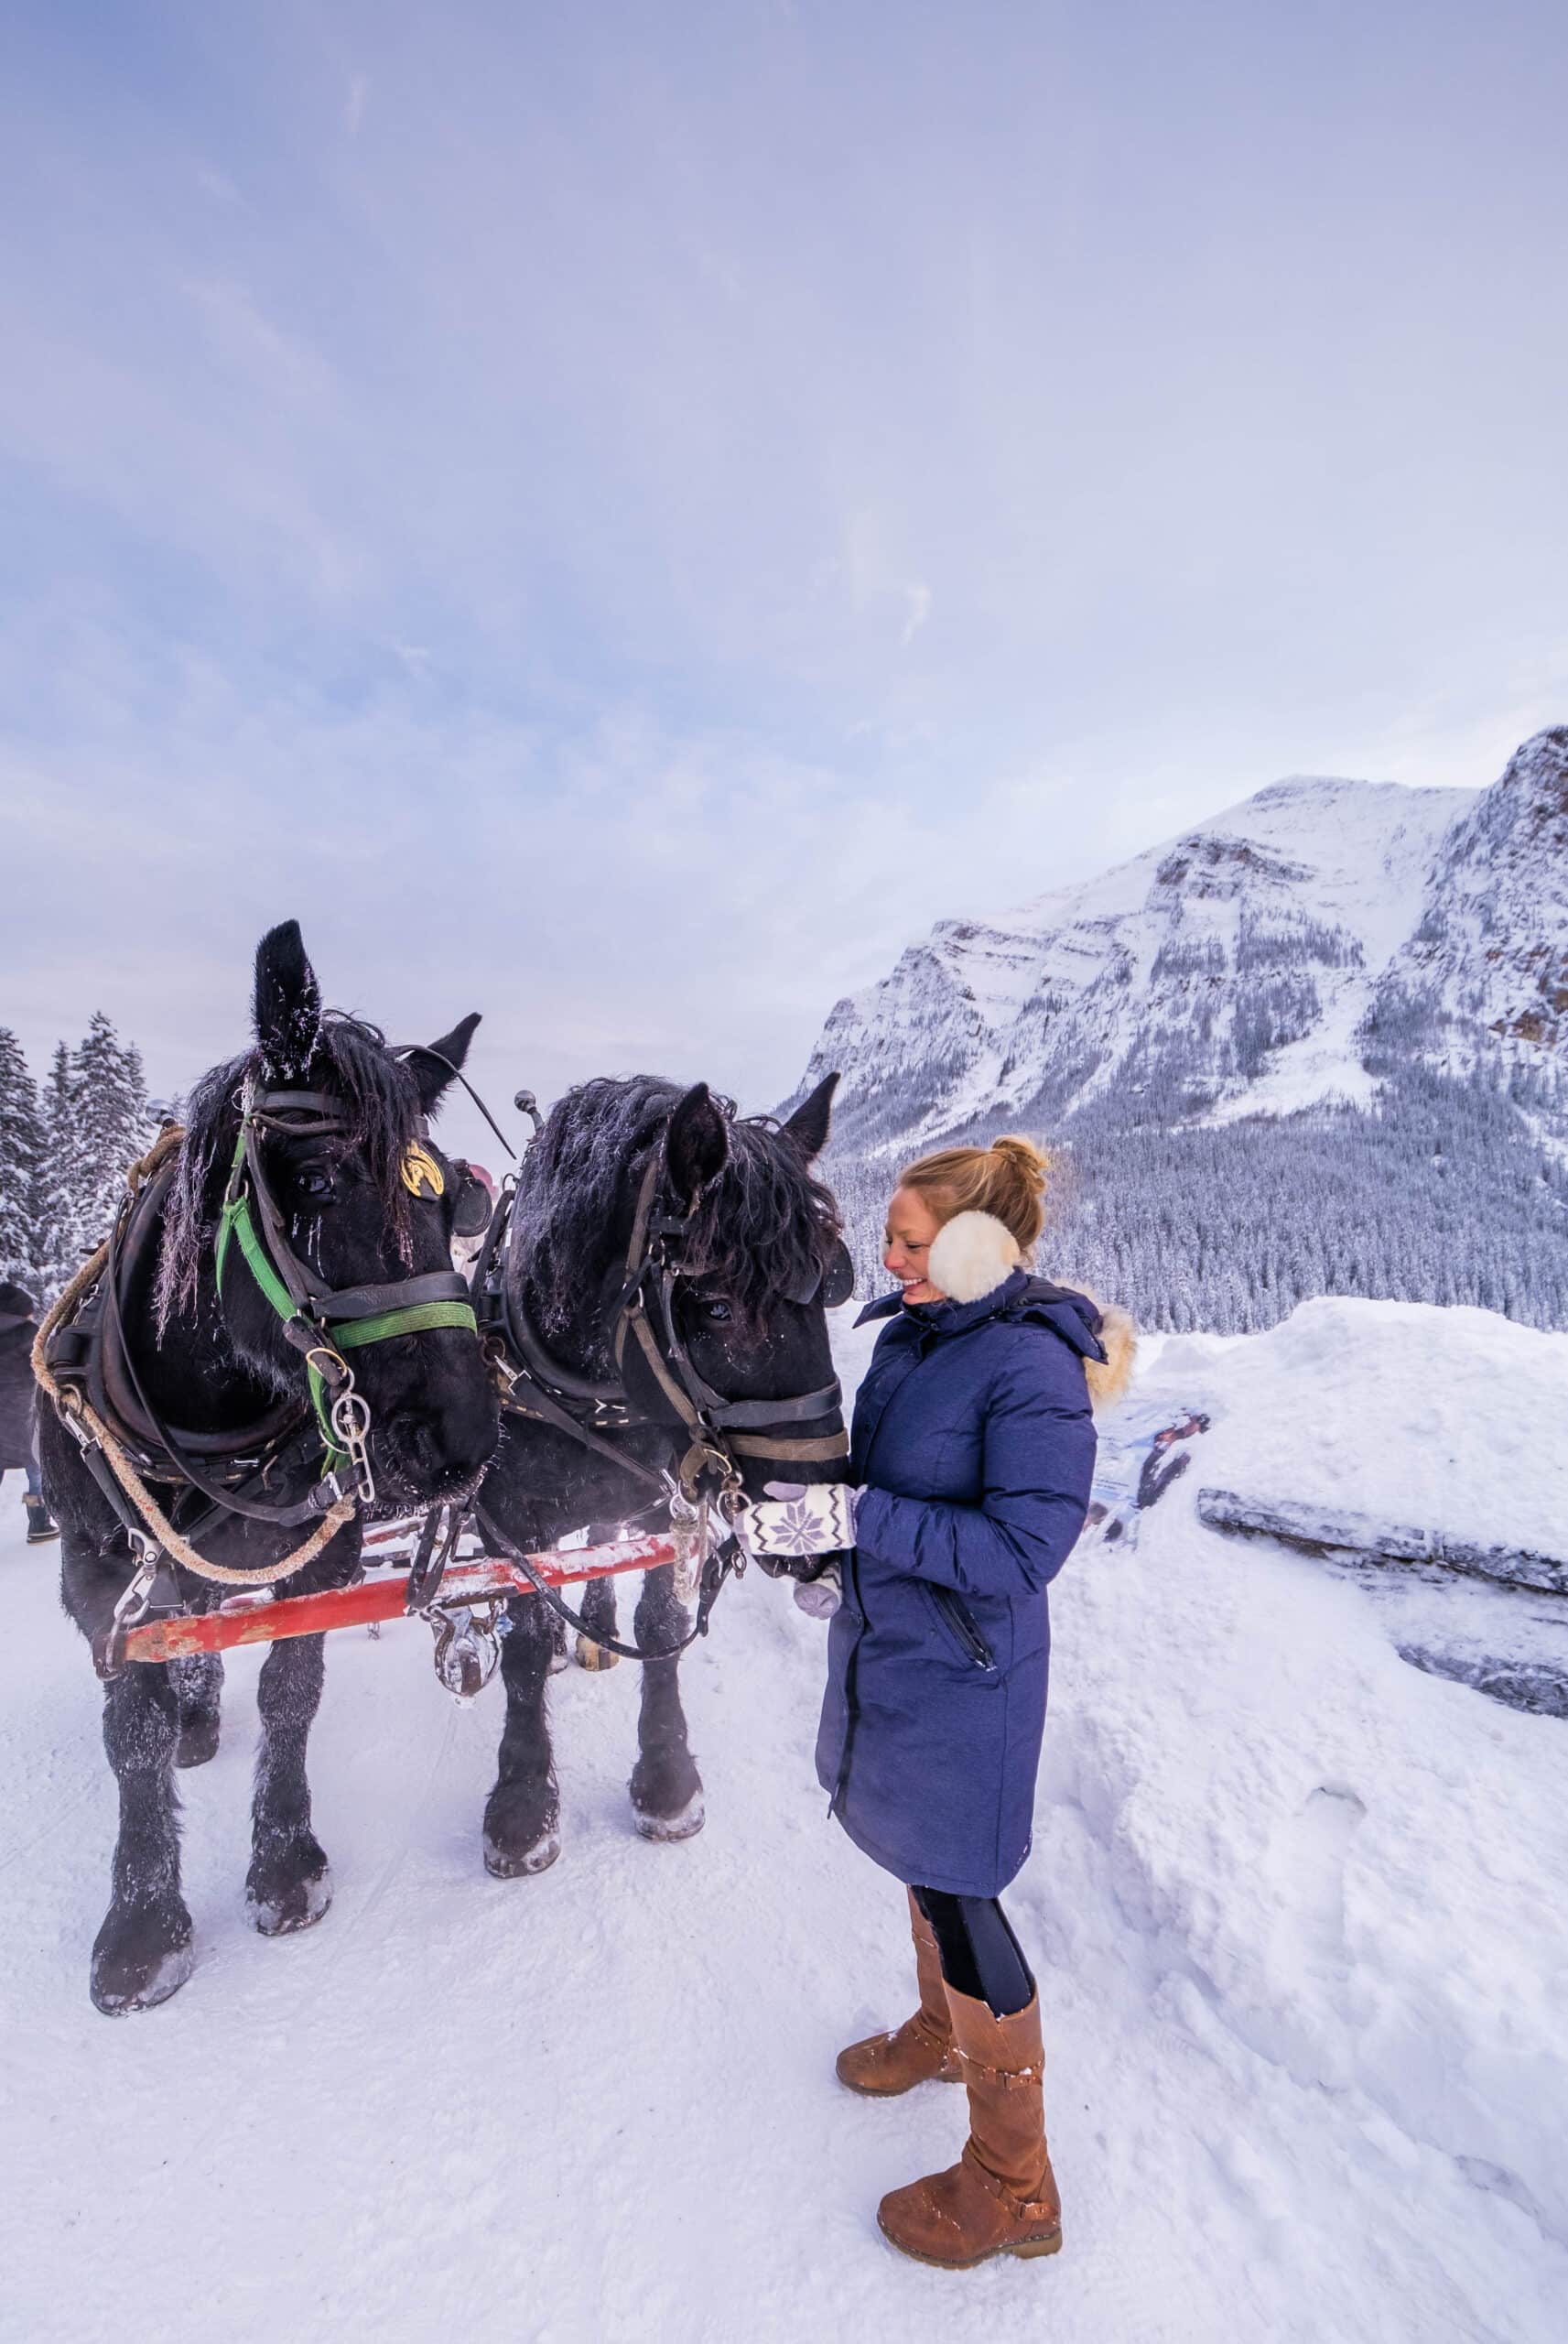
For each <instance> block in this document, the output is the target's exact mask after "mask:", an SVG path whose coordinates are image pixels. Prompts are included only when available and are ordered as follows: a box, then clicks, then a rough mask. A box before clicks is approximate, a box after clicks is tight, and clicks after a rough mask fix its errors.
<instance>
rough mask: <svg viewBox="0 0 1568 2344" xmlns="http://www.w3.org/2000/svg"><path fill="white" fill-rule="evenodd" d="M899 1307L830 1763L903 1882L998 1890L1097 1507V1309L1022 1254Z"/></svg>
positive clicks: (830, 1786) (820, 1741)
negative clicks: (1090, 1373)
mask: <svg viewBox="0 0 1568 2344" xmlns="http://www.w3.org/2000/svg"><path fill="white" fill-rule="evenodd" d="M876 1318H886V1319H889V1321H890V1323H889V1324H888V1325H887V1326H886V1327H884V1328H883V1329H882V1331H881V1335H880V1337H879V1338H878V1340H877V1347H876V1350H875V1351H874V1352H873V1354H872V1357H871V1366H870V1368H869V1369H868V1370H867V1373H866V1376H865V1379H864V1381H863V1383H862V1384H861V1385H860V1394H859V1396H858V1398H857V1399H856V1403H855V1417H854V1431H853V1456H852V1462H851V1473H852V1476H853V1478H854V1479H855V1480H856V1481H859V1482H860V1483H862V1484H863V1485H864V1486H863V1488H862V1490H861V1494H860V1506H859V1510H858V1512H857V1514H856V1523H855V1536H856V1541H857V1546H856V1551H855V1553H854V1555H853V1556H852V1557H850V1559H849V1562H848V1563H847V1565H846V1567H845V1572H844V1600H843V1602H842V1604H841V1605H840V1607H839V1609H838V1612H836V1613H835V1614H834V1617H833V1622H832V1625H831V1628H830V1629H829V1632H828V1644H827V1695H826V1698H825V1699H824V1701H823V1706H822V1723H821V1727H820V1730H819V1731H818V1734H817V1742H816V1772H817V1776H818V1779H819V1780H820V1782H821V1784H822V1786H823V1788H824V1790H826V1791H827V1792H829V1793H830V1794H831V1796H832V1811H833V1813H834V1814H835V1815H837V1817H838V1820H839V1822H840V1823H841V1824H842V1825H843V1827H844V1829H845V1830H846V1831H848V1833H849V1837H850V1838H851V1839H853V1840H854V1842H855V1844H856V1846H857V1847H859V1848H860V1849H862V1850H864V1851H865V1853H866V1854H867V1855H869V1856H870V1857H871V1858H872V1860H873V1861H875V1862H877V1863H879V1864H881V1865H882V1867H883V1868H884V1869H885V1870H886V1871H888V1872H892V1873H893V1874H894V1876H895V1877H896V1878H897V1879H899V1880H902V1881H903V1882H904V1883H906V1884H907V1885H909V1886H920V1887H925V1888H935V1889H942V1890H945V1891H946V1892H947V1893H948V1894H951V1895H956V1896H996V1895H999V1894H1000V1892H1001V1891H1002V1889H1004V1888H1005V1887H1006V1886H1007V1883H1008V1882H1009V1881H1010V1880H1011V1879H1012V1877H1013V1875H1014V1874H1015V1873H1016V1872H1017V1871H1018V1870H1019V1868H1020V1866H1021V1865H1022V1862H1023V1861H1024V1858H1025V1857H1026V1856H1027V1855H1028V1853H1029V1848H1030V1839H1031V1832H1032V1829H1033V1811H1034V1781H1035V1775H1036V1774H1037V1772H1038V1769H1039V1763H1040V1743H1041V1736H1042V1734H1043V1732H1044V1723H1045V1687H1046V1676H1047V1669H1048V1666H1049V1660H1050V1649H1051V1625H1050V1618H1049V1614H1048V1611H1047V1599H1046V1594H1045V1590H1046V1588H1047V1587H1048V1586H1049V1584H1050V1582H1051V1580H1052V1579H1054V1577H1055V1576H1056V1573H1057V1572H1058V1571H1059V1570H1060V1569H1061V1568H1062V1565H1063V1563H1064V1562H1065V1560H1066V1558H1067V1556H1068V1554H1069V1553H1070V1552H1071V1550H1072V1547H1073V1546H1074V1544H1075V1542H1076V1538H1077V1536H1078V1534H1079V1532H1080V1531H1081V1529H1082V1528H1083V1525H1084V1517H1085V1514H1086V1513H1087V1507H1088V1502H1089V1485H1090V1482H1091V1481H1092V1480H1093V1478H1094V1461H1095V1431H1094V1420H1093V1417H1092V1416H1091V1415H1090V1411H1089V1397H1088V1389H1087V1383H1086V1380H1085V1374H1084V1362H1085V1361H1086V1360H1099V1361H1103V1360H1104V1358H1105V1356H1106V1355H1105V1351H1104V1350H1103V1349H1102V1347H1101V1344H1100V1341H1099V1330H1100V1324H1101V1321H1100V1314H1099V1312H1098V1310H1097V1309H1096V1308H1095V1306H1094V1304H1093V1303H1092V1302H1090V1301H1089V1300H1088V1298H1087V1297H1086V1296H1084V1295H1081V1294H1076V1293H1074V1292H1073V1291H1072V1290H1071V1289H1070V1288H1067V1287H1065V1286H1052V1285H1050V1284H1049V1283H1048V1282H1047V1281H1046V1280H1044V1279H1043V1278H1036V1277H1033V1276H1031V1275H1029V1273H1028V1272H1026V1271H1024V1270H1022V1269H1017V1270H1014V1271H1012V1272H1011V1275H1009V1276H1008V1277H1007V1278H1006V1279H1004V1280H1003V1282H1002V1284H1001V1285H1000V1286H997V1287H995V1288H994V1289H993V1290H992V1291H991V1292H990V1293H989V1294H987V1295H982V1296H981V1297H980V1298H979V1301H977V1302H962V1303H960V1302H952V1301H943V1302H934V1303H922V1304H915V1305H906V1304H905V1303H904V1302H903V1298H902V1297H900V1296H899V1295H896V1294H895V1295H889V1296H887V1297H884V1299H883V1300H882V1301H881V1302H876V1303H873V1304H871V1308H869V1309H867V1310H865V1311H863V1312H862V1313H861V1316H860V1323H861V1324H864V1322H865V1321H866V1320H867V1319H876Z"/></svg>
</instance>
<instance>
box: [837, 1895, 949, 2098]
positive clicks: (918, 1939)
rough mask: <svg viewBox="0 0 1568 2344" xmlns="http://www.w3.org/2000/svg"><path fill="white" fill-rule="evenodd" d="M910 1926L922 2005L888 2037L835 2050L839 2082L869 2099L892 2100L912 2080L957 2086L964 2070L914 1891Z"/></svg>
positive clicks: (931, 1939)
mask: <svg viewBox="0 0 1568 2344" xmlns="http://www.w3.org/2000/svg"><path fill="white" fill-rule="evenodd" d="M909 1926H910V1934H911V1935H912V1936H913V1937H914V1974H915V1976H916V1978H917V1979H918V1980H919V1981H920V2008H919V2009H918V2010H917V2011H916V2012H915V2013H914V2017H913V2018H906V2019H905V2020H904V2022H903V2025H902V2026H899V2027H895V2028H894V2029H893V2031H892V2034H891V2035H868V2036H867V2037H866V2040H865V2041H864V2042H863V2043H851V2044H850V2046H849V2049H848V2050H847V2051H840V2052H839V2054H838V2080H839V2082H840V2083H841V2084H848V2085H849V2089H850V2090H851V2091H859V2092H864V2093H865V2094H866V2095H867V2096H868V2098H871V2099H875V2100H891V2099H892V2096H893V2094H894V2093H895V2092H901V2091H913V2090H914V2087H915V2085H916V2084H928V2083H932V2082H938V2083H945V2084H956V2083H957V2081H958V2080H959V2078H960V2077H961V2076H962V2074H963V2070H962V2068H961V2067H959V2065H958V2061H957V2056H956V2054H955V2052H954V2049H953V2021H952V2018H951V2017H950V2015H949V2013H948V2010H947V1988H946V1982H945V1981H944V1979H943V1976H942V1961H941V1957H940V1956H939V1955H938V1953H937V1951H936V1940H935V1937H933V1936H932V1934H931V1924H930V1922H929V1921H928V1920H927V1919H926V1917H925V1914H924V1913H923V1912H922V1911H921V1909H920V1907H919V1905H917V1904H916V1903H915V1901H914V1896H913V1895H911V1897H910V1900H909Z"/></svg>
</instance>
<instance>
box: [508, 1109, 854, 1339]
mask: <svg viewBox="0 0 1568 2344" xmlns="http://www.w3.org/2000/svg"><path fill="white" fill-rule="evenodd" d="M683 1096H684V1091H683V1088H682V1086H681V1085H680V1084H679V1083H676V1082H668V1081H665V1080H663V1079H662V1078H661V1077H660V1076H658V1075H649V1074H639V1075H632V1076H629V1077H626V1078H623V1079H620V1080H611V1079H610V1078H607V1077H600V1079H599V1080H595V1081H592V1082H584V1083H579V1085H578V1087H577V1088H576V1090H573V1091H568V1092H567V1093H566V1095H565V1097H564V1098H562V1099H560V1100H559V1101H557V1104H556V1105H555V1107H553V1108H552V1110H551V1111H550V1114H549V1117H548V1120H547V1121H546V1124H545V1128H544V1130H543V1131H542V1132H541V1133H540V1134H539V1136H538V1138H537V1139H536V1140H535V1143H534V1145H533V1146H532V1147H531V1148H530V1149H529V1150H528V1154H527V1156H526V1158H525V1159H524V1166H523V1170H522V1174H521V1177H520V1178H519V1181H518V1188H517V1205H516V1210H515V1226H516V1243H517V1247H518V1251H519V1254H520V1257H521V1261H522V1265H523V1271H524V1275H525V1277H526V1278H527V1280H528V1285H529V1290H530V1298H531V1300H532V1302H533V1305H534V1308H535V1311H536V1313H537V1315H538V1319H539V1321H540V1330H541V1332H542V1333H544V1334H546V1336H554V1337H555V1338H557V1340H559V1339H560V1338H561V1337H562V1336H565V1335H567V1334H568V1333H571V1332H576V1333H577V1334H578V1335H579V1338H580V1337H582V1336H585V1335H587V1334H589V1330H590V1329H592V1328H593V1327H594V1325H595V1322H596V1320H597V1319H598V1315H599V1305H600V1289H601V1287H602V1285H603V1282H604V1277H605V1275H606V1273H607V1271H608V1270H609V1269H610V1267H611V1250H612V1247H614V1246H615V1245H616V1244H617V1243H623V1242H624V1239H623V1235H622V1234H621V1233H620V1232H624V1229H625V1223H626V1211H627V1204H628V1199H629V1196H630V1194H631V1192H632V1190H633V1187H634V1184H635V1182H636V1180H637V1179H638V1178H639V1177H640V1176H641V1174H642V1171H643V1166H644V1165H645V1163H646V1161H647V1154H648V1150H649V1148H650V1147H653V1146H654V1145H658V1144H659V1143H660V1142H662V1140H663V1137H664V1133H665V1126H666V1124H667V1123H668V1122H669V1119H670V1115H671V1112H673V1110H674V1108H675V1107H676V1103H677V1102H678V1101H679V1100H680V1099H681V1098H682V1097H683ZM714 1103H715V1105H716V1106H717V1107H718V1108H719V1112H721V1113H722V1115H723V1116H724V1119H725V1122H726V1123H727V1124H728V1125H729V1129H730V1154H729V1156H728V1158H727V1160H726V1162H725V1165H724V1167H723V1170H722V1171H721V1172H720V1173H719V1176H718V1177H717V1178H716V1179H714V1180H711V1181H709V1183H708V1186H707V1188H705V1189H704V1190H703V1192H702V1195H701V1197H700V1199H698V1203H697V1211H696V1212H695V1213H694V1214H693V1216H692V1219H691V1222H690V1225H689V1234H688V1236H687V1239H686V1241H685V1245H684V1251H683V1260H684V1263H685V1265H686V1266H687V1269H688V1270H690V1271H692V1272H694V1273H696V1274H697V1275H702V1276H706V1277H709V1278H711V1279H712V1280H713V1281H714V1282H715V1283H716V1284H718V1285H721V1286H722V1287H723V1289H724V1292H725V1294H726V1295H727V1296H728V1297H730V1299H731V1300H732V1301H733V1303H734V1304H735V1306H736V1308H737V1309H738V1311H739V1312H740V1314H741V1319H743V1320H744V1321H745V1322H746V1324H747V1326H748V1329H749V1330H751V1331H752V1332H756V1331H758V1330H760V1329H761V1328H762V1324H763V1322H764V1319H765V1317H766V1312H767V1306H768V1303H769V1301H770V1300H771V1299H773V1297H777V1296H779V1295H781V1294H784V1293H785V1292H787V1291H788V1290H790V1289H791V1288H795V1289H798V1288H799V1287H800V1286H803V1285H805V1284H806V1283H807V1282H808V1281H809V1278H810V1275H811V1274H812V1273H813V1272H814V1271H819V1270H821V1269H822V1268H823V1267H824V1266H825V1265H826V1264H827V1259H828V1256H829V1254H830V1253H832V1250H833V1247H834V1246H835V1244H836V1243H838V1235H839V1221H838V1208H837V1206H836V1205H835V1204H834V1201H833V1199H832V1196H831V1195H830V1193H829V1192H828V1190H827V1188H824V1187H823V1185H822V1183H821V1182H820V1181H819V1180H816V1179H813V1177H812V1175H811V1168H810V1166H809V1164H808V1162H807V1160H806V1156H805V1153H804V1152H803V1150H802V1149H800V1148H799V1147H798V1146H796V1145H795V1142H794V1141H793V1140H790V1139H787V1138H785V1137H784V1134H783V1131H782V1129H781V1126H780V1125H779V1123H778V1122H777V1121H776V1119H775V1118H774V1117H773V1116H772V1115H747V1116H741V1115H738V1114H737V1113H736V1112H735V1106H734V1102H733V1101H731V1100H729V1099H718V1098H716V1099H715V1101H714ZM601 1363H602V1362H601Z"/></svg>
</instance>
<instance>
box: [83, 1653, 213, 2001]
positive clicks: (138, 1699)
mask: <svg viewBox="0 0 1568 2344" xmlns="http://www.w3.org/2000/svg"><path fill="white" fill-rule="evenodd" d="M178 1738H179V1700H178V1695H177V1693H176V1691H175V1687H174V1685H173V1682H172V1680H171V1678H170V1676H169V1672H168V1668H167V1667H166V1666H162V1665H161V1664H158V1663H156V1662H150V1661H137V1662H135V1663H134V1664H133V1665H132V1666H129V1667H127V1668H125V1669H124V1670H122V1672H121V1674H120V1675H119V1676H118V1677H114V1678H113V1679H112V1681H111V1682H110V1683H109V1684H107V1685H106V1686H105V1687H104V1688H103V1747H104V1749H105V1750H106V1751H107V1752H108V1753H109V1763H110V1765H111V1766H113V1768H114V1774H115V1779H116V1780H117V1782H118V1783H119V1785H120V1836H119V1839H118V1840H117V1841H116V1843H115V1847H114V1868H113V1872H112V1880H113V1893H112V1895H111V1899H110V1905H109V1910H108V1912H107V1913H106V1914H105V1915H104V1916H103V1927H102V1928H101V1929H100V1930H99V1932H98V1936H97V1937H96V1939H95V1941H94V1943H93V1947H92V1999H93V2001H94V2002H96V2004H97V2005H98V2008H99V2009H100V2010H101V2011H103V2012H105V2013H107V2014H108V2015H109V2016H110V2017H118V2016H119V2015H120V2014H121V2013H123V2012H125V2011H146V2010H151V2009H152V2007H153V2005H154V2004H155V2003H156V2002H167V2001H168V1998H169V1996H170V1995H171V1994H172V1993H175V1992H177V1991H178V1989H179V1988H180V1987H181V1986H183V1985H184V1983H185V1981H186V1980H187V1979H188V1978H189V1975H190V1971H191V1966H192V1955H191V1951H190V1915H189V1912H188V1911H187V1909H186V1904H185V1899H184V1897H183V1896H182V1895H181V1894H180V1893H179V1822H178V1816H179V1801H178V1796H176V1793H175V1787H174V1752H175V1745H176V1743H177V1742H178Z"/></svg>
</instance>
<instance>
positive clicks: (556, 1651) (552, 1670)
mask: <svg viewBox="0 0 1568 2344" xmlns="http://www.w3.org/2000/svg"><path fill="white" fill-rule="evenodd" d="M570 1666H571V1661H570V1659H569V1657H568V1653H567V1648H566V1646H565V1644H557V1645H555V1646H554V1648H553V1649H552V1651H551V1654H550V1666H549V1667H548V1669H547V1670H546V1676H549V1677H558V1676H559V1675H560V1673H561V1671H562V1669H563V1668H569V1667H570Z"/></svg>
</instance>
